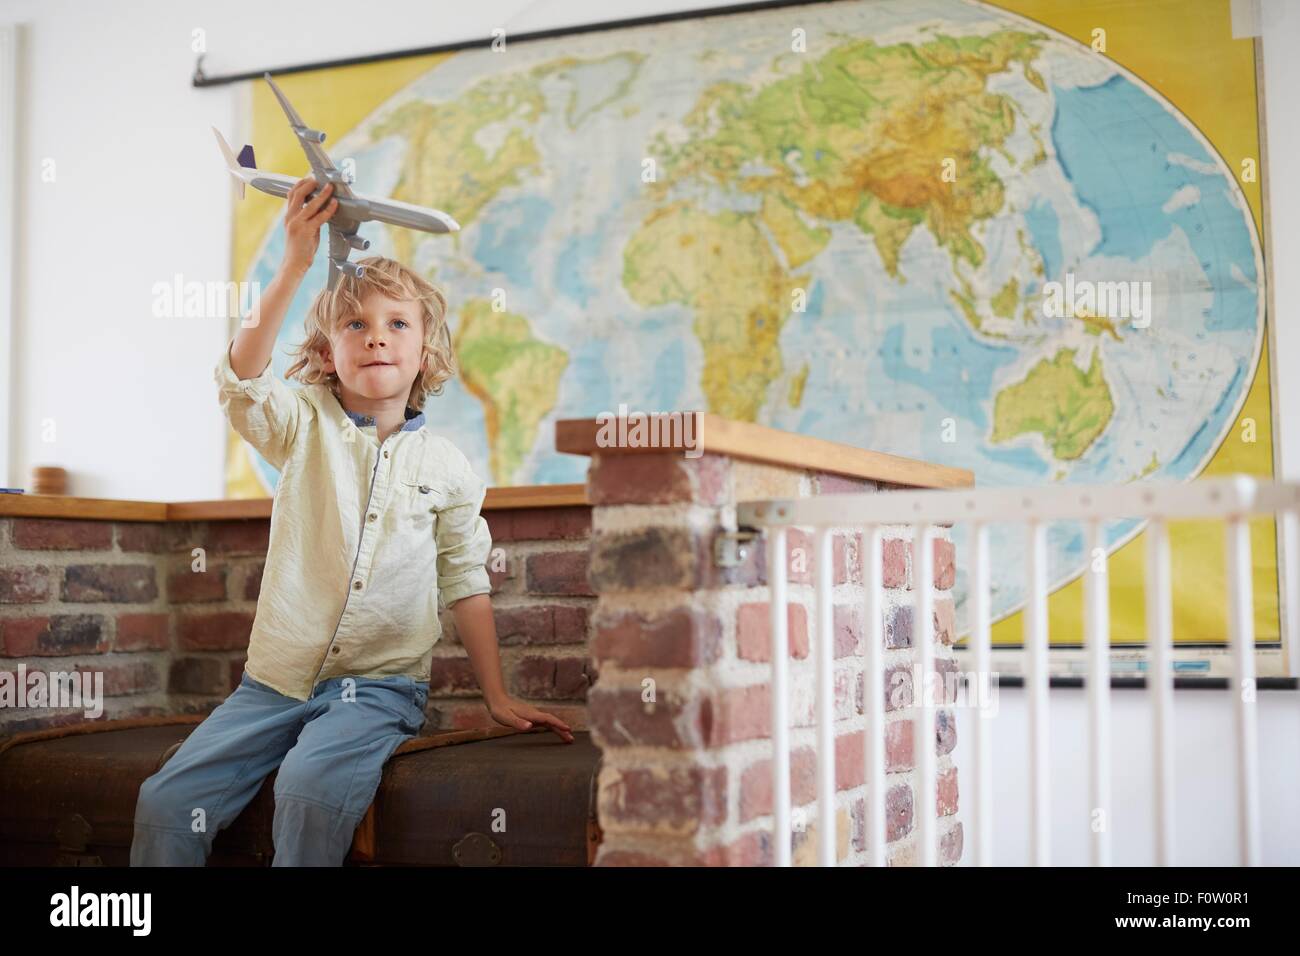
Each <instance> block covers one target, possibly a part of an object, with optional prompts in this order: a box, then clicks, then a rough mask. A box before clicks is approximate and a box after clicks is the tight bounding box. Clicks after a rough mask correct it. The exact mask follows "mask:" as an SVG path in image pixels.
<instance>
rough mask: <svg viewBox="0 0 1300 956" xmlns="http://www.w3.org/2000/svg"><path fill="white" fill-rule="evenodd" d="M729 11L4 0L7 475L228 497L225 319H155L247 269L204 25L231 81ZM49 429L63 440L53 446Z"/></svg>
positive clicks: (1283, 29) (1299, 241)
mask: <svg viewBox="0 0 1300 956" xmlns="http://www.w3.org/2000/svg"><path fill="white" fill-rule="evenodd" d="M1265 2H1266V7H1265V14H1266V18H1267V23H1266V29H1267V30H1268V31H1269V34H1266V41H1265V42H1266V43H1268V42H1269V40H1270V38H1271V40H1272V43H1273V46H1272V47H1271V48H1272V49H1275V50H1276V51H1277V55H1276V56H1274V57H1272V58H1271V60H1269V59H1267V51H1266V62H1267V63H1268V69H1269V72H1268V77H1267V84H1266V89H1267V90H1268V91H1270V92H1271V93H1272V95H1271V97H1270V98H1269V101H1268V105H1269V116H1268V133H1269V138H1270V147H1271V149H1272V157H1273V160H1272V170H1273V173H1274V174H1273V176H1272V188H1273V198H1274V200H1275V208H1274V216H1273V220H1274V229H1273V243H1274V248H1273V262H1274V264H1275V269H1274V288H1275V291H1276V300H1275V301H1276V305H1277V316H1275V317H1274V324H1275V326H1276V328H1277V336H1278V339H1277V341H1278V346H1279V352H1280V354H1281V355H1282V356H1283V357H1290V362H1291V365H1292V366H1294V362H1295V358H1296V357H1297V356H1300V323H1297V321H1296V320H1295V315H1296V313H1297V309H1298V307H1300V271H1298V270H1296V269H1294V268H1277V265H1276V264H1278V263H1294V262H1297V261H1300V215H1297V214H1300V183H1297V181H1296V177H1294V176H1291V175H1282V174H1279V170H1286V171H1287V173H1289V167H1288V162H1287V160H1288V158H1289V157H1295V156H1297V155H1300V112H1298V111H1297V110H1296V109H1295V95H1296V93H1297V92H1298V91H1300V62H1297V58H1296V57H1295V55H1294V50H1295V49H1296V48H1297V45H1298V43H1300V11H1297V10H1296V9H1295V8H1296V6H1297V5H1296V4H1292V3H1288V2H1285V0H1281V2H1279V0H1265ZM1270 3H1271V6H1269V5H1268V4H1270ZM714 5H719V0H708V2H707V3H705V2H703V0H693V2H692V0H620V2H619V3H618V4H617V5H616V6H611V5H609V4H604V3H600V2H597V0H549V2H548V0H538V2H518V0H516V2H514V3H510V2H504V0H482V2H479V3H475V4H442V3H440V4H437V5H436V8H435V7H432V6H431V5H429V4H428V3H426V2H419V0H386V2H384V3H382V4H378V5H370V6H365V5H363V6H360V7H359V6H357V5H356V4H355V3H350V2H340V0H317V2H313V3H310V4H307V3H290V4H280V3H267V2H264V0H229V2H220V3H218V2H216V0H203V2H196V0H182V2H177V0H132V2H131V3H130V4H125V3H92V2H86V0H83V2H76V0H0V22H3V23H9V22H19V23H25V24H27V25H28V29H27V36H26V45H25V48H24V49H23V51H22V69H21V73H20V77H19V90H18V95H19V100H20V103H19V130H20V133H19V141H18V143H17V152H18V156H17V159H18V164H17V165H18V169H19V182H18V186H17V223H16V236H15V238H16V243H17V262H16V264H15V269H14V276H15V289H14V314H15V319H14V329H13V335H14V340H13V345H14V355H13V368H14V381H13V382H12V383H11V384H9V387H8V388H7V389H0V401H6V400H7V402H8V407H7V408H6V413H7V418H8V421H9V424H10V435H11V441H10V448H9V449H8V452H9V454H8V461H7V463H6V462H5V461H4V454H5V450H4V449H0V483H3V484H5V485H11V486H22V487H28V486H30V483H31V482H30V475H31V469H32V467H33V466H34V465H39V464H43V463H51V464H59V465H61V466H63V467H64V468H67V469H68V470H69V472H70V481H71V486H70V491H71V492H72V493H73V494H77V495H82V496H91V497H107V498H142V499H159V500H194V499H206V498H219V497H222V496H223V485H222V477H221V476H222V464H223V461H224V455H225V444H224V440H223V438H224V435H225V434H226V425H225V422H224V420H223V419H222V418H221V413H220V409H219V408H218V406H217V403H216V401H215V399H214V391H213V386H212V382H211V374H212V367H213V365H214V364H215V358H214V357H215V356H217V355H219V353H220V349H221V346H222V344H223V341H224V339H225V336H226V334H227V331H228V329H227V323H226V321H225V320H221V319H216V320H197V319H155V318H153V317H152V316H151V314H150V302H151V289H152V287H153V284H154V283H155V282H158V281H163V280H170V279H171V277H172V276H173V275H174V274H175V273H177V272H179V273H181V274H182V275H183V276H185V277H186V278H187V279H191V278H192V279H199V280H206V279H212V280H216V281H225V280H227V279H228V278H229V272H228V268H227V266H228V263H229V255H230V216H231V192H230V189H229V188H228V186H227V184H226V181H225V180H224V177H223V174H222V172H221V166H220V159H219V156H218V154H217V151H216V149H215V146H214V144H213V140H212V133H211V132H210V129H209V128H210V127H211V126H214V125H215V126H217V127H219V128H221V129H223V130H226V131H228V132H230V133H235V132H237V131H235V130H234V129H233V127H234V122H235V115H236V110H235V102H236V99H235V98H236V97H237V96H238V95H239V91H240V88H241V87H242V86H243V85H244V84H234V85H229V86H220V87H213V88H208V89H195V88H193V87H192V86H191V85H190V82H189V77H190V74H191V73H192V71H193V69H194V56H193V54H192V53H191V50H190V44H191V31H193V30H194V29H195V28H202V29H203V30H204V31H206V38H207V49H208V51H209V53H208V56H207V60H206V61H205V64H204V68H205V70H206V72H207V73H209V74H225V73H232V72H243V71H247V70H257V69H262V68H265V67H274V66H276V65H289V64H297V63H305V62H311V61H316V60H322V59H330V58H337V57H343V56H355V55H360V54H366V53H377V52H383V51H389V50H395V49H407V48H411V47H417V46H423V45H433V44H438V43H447V42H453V41H456V40H464V39H467V38H474V37H482V36H486V35H488V34H489V33H490V31H491V30H492V28H494V27H498V26H501V27H504V28H505V29H506V30H507V31H509V32H513V33H520V32H527V31H532V30H541V29H549V28H554V27H562V26H566V25H570V24H576V23H586V22H594V21H599V20H604V19H610V18H611V17H613V16H615V15H617V16H619V17H636V16H649V15H653V14H656V13H665V12H670V11H673V10H683V9H690V8H692V7H700V6H714ZM434 9H436V11H437V13H436V16H435V15H434V13H433V12H432V11H433V10H434ZM377 10H379V11H382V14H383V15H382V16H375V15H374V14H375V11H377ZM615 10H616V11H617V14H615V13H614V12H613V11H615ZM254 24H257V25H254ZM228 138H229V137H228ZM232 141H233V140H232ZM46 159H53V160H54V162H55V164H56V165H55V171H56V175H57V179H56V181H55V182H54V183H42V182H41V181H40V177H39V171H40V169H41V164H42V162H43V161H44V160H46ZM1288 212H1289V214H1288ZM0 368H3V365H2V364H0ZM1281 385H1282V388H1281V403H1280V404H1281V406H1282V407H1281V409H1280V410H1279V420H1280V421H1282V422H1295V421H1300V380H1297V379H1295V378H1292V379H1290V380H1289V381H1288V380H1285V379H1284V380H1283V382H1282V383H1281ZM6 393H7V395H8V397H7V399H6V397H5V395H6ZM47 421H52V422H53V424H54V429H55V430H54V439H55V440H54V441H53V442H52V443H47V442H46V441H44V440H43V439H44V437H45V436H44V435H43V432H44V430H45V426H44V423H45V422H47ZM1283 452H1284V455H1285V456H1286V460H1285V462H1284V465H1283V470H1284V472H1285V473H1286V474H1288V475H1289V476H1291V477H1300V440H1297V441H1293V442H1290V443H1287V445H1284V447H1283Z"/></svg>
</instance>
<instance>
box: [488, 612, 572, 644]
mask: <svg viewBox="0 0 1300 956" xmlns="http://www.w3.org/2000/svg"><path fill="white" fill-rule="evenodd" d="M492 618H493V621H494V623H495V624H496V632H497V640H498V642H499V643H500V644H501V645H502V646H507V645H512V644H585V643H586V641H587V609H586V608H585V607H572V606H568V605H560V604H527V605H524V606H523V607H507V608H496V607H494V608H493V609H492Z"/></svg>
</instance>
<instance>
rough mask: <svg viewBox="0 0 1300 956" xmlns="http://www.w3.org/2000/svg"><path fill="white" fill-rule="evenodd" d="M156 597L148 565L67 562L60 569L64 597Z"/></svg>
mask: <svg viewBox="0 0 1300 956" xmlns="http://www.w3.org/2000/svg"><path fill="white" fill-rule="evenodd" d="M157 597H158V582H157V580H156V579H155V575H154V568H153V566H152V565H148V564H70V565H68V566H67V567H66V568H64V569H63V591H62V598H63V600H64V601H78V602H84V603H93V602H99V601H107V602H111V603H115V604H142V603H149V602H151V601H154V600H156V599H157Z"/></svg>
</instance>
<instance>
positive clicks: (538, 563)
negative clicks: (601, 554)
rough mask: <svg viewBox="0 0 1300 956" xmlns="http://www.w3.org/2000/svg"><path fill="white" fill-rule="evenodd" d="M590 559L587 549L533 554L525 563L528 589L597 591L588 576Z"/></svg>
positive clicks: (551, 592)
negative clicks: (592, 586) (592, 587)
mask: <svg viewBox="0 0 1300 956" xmlns="http://www.w3.org/2000/svg"><path fill="white" fill-rule="evenodd" d="M588 559H589V555H588V552H587V551H585V550H584V551H545V552H542V553H541V554H530V555H529V556H528V558H527V560H526V562H525V565H524V574H525V581H526V582H527V583H526V587H527V590H528V591H529V592H530V593H532V594H583V595H591V594H595V592H594V591H593V590H592V589H591V584H590V583H589V581H588V578H587V573H588Z"/></svg>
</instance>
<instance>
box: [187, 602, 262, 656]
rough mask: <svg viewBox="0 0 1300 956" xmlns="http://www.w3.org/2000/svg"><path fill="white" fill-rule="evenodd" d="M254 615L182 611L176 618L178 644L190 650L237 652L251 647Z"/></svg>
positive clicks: (238, 612)
mask: <svg viewBox="0 0 1300 956" xmlns="http://www.w3.org/2000/svg"><path fill="white" fill-rule="evenodd" d="M252 632H253V616H252V615H251V614H248V613H246V612H244V611H217V612H216V613H214V614H197V613H189V612H183V613H181V614H180V615H179V616H178V618H177V621H176V635H177V638H178V645H179V647H180V648H181V649H182V650H187V651H236V650H242V649H244V648H247V647H248V638H249V635H251V634H252Z"/></svg>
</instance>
